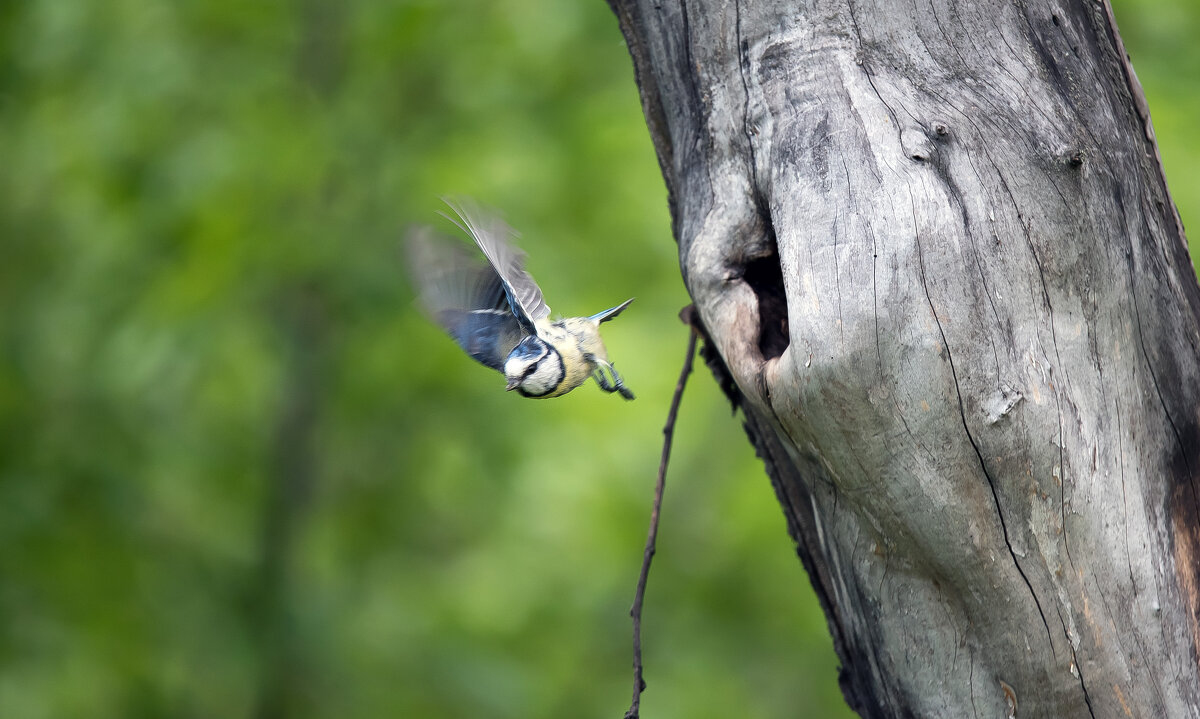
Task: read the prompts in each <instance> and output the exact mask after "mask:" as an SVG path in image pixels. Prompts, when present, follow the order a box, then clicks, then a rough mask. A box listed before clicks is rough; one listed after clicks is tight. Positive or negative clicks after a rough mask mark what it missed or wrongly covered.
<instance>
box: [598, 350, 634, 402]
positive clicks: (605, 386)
mask: <svg viewBox="0 0 1200 719" xmlns="http://www.w3.org/2000/svg"><path fill="white" fill-rule="evenodd" d="M593 361H594V362H595V363H596V371H595V372H594V373H593V374H592V376H593V377H595V378H596V384H598V385H600V389H602V390H604V391H605V392H619V393H620V394H621V396H622V397H624V398H625V399H633V398H634V397H633V392H630V391H629V388H628V387H626V386H625V381H624V380H623V379H621V375H620V374H618V373H617V368H616V367H613V366H612V365H611V364H609V363H608V362H605V361H604V360H602V359H600V358H598V357H597V358H594V359H593ZM606 368H607V369H608V371H609V372H611V373H612V381H611V383H610V382H609V380H608V378H606V377H605V376H604V369H606Z"/></svg>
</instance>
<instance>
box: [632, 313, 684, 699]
mask: <svg viewBox="0 0 1200 719" xmlns="http://www.w3.org/2000/svg"><path fill="white" fill-rule="evenodd" d="M693 311H694V310H693V309H692V307H691V306H690V305H689V306H688V307H685V308H684V309H683V311H682V312H680V313H679V318H680V319H682V320H683V321H684V322H685V323H687V325H688V327H689V330H688V346H687V358H686V359H684V361H683V370H682V371H681V372H680V373H679V382H678V383H677V384H676V385H675V396H674V397H673V398H672V399H671V410H670V412H668V413H667V424H666V426H665V427H663V449H662V459H661V460H660V461H659V463H658V481H657V482H655V484H654V505H653V507H652V508H651V510H650V532H649V535H648V536H647V537H646V549H645V551H644V552H643V553H642V571H641V573H640V574H639V575H638V581H637V590H636V591H635V592H634V595H633V607H631V608H630V610H629V616H631V617H633V701H632V702H631V703H630V705H629V711H627V712H625V719H638V710H639V708H640V707H641V703H642V691H643V690H644V689H645V688H646V682H645V680H644V679H642V601H643V600H644V599H645V597H646V579H647V578H648V577H649V576H650V560H651V559H653V558H654V543H655V540H656V539H657V538H658V513H659V510H660V509H662V499H663V487H664V486H665V484H666V480H667V460H669V459H670V458H671V440H672V439H673V438H674V436H675V418H676V416H677V415H678V414H679V402H680V400H682V399H683V388H684V387H686V386H687V379H688V375H690V374H691V373H692V358H694V357H695V356H696V337H697V334H698V333H697V332H696V328H695V327H694V326H693V324H692V312H693Z"/></svg>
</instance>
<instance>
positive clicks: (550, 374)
mask: <svg viewBox="0 0 1200 719" xmlns="http://www.w3.org/2000/svg"><path fill="white" fill-rule="evenodd" d="M554 360H555V357H554V356H553V355H550V356H548V357H543V358H542V359H541V361H540V362H538V364H537V367H536V368H535V369H534V370H533V373H532V374H530V375H529V376H528V377H526V378H525V381H524V382H522V383H521V386H522V387H524V388H525V391H526V392H528V393H529V394H546V393H547V392H549V391H550V390H552V389H554V388H555V387H556V386H558V383H559V382H560V381H561V380H562V374H563V373H562V369H561V367H560V365H559V363H558V362H555V361H554Z"/></svg>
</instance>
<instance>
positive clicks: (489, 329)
mask: <svg viewBox="0 0 1200 719" xmlns="http://www.w3.org/2000/svg"><path fill="white" fill-rule="evenodd" d="M408 260H409V271H410V274H411V275H412V278H413V282H414V283H415V284H416V285H417V287H418V288H419V290H420V294H421V304H422V305H424V307H425V310H426V311H427V312H428V313H429V315H430V317H432V318H433V320H434V321H435V322H437V323H438V324H439V325H441V326H442V328H444V329H445V330H446V332H447V333H449V335H450V336H451V337H453V338H454V341H455V342H457V343H458V344H459V346H461V347H462V348H463V349H464V350H465V351H466V352H467V354H469V355H471V356H472V357H474V358H475V359H476V360H477V361H479V362H480V363H481V364H483V365H485V366H487V367H491V368H492V369H494V370H500V371H501V372H503V371H504V360H505V359H506V358H507V357H508V354H509V353H510V352H512V350H513V348H514V347H516V346H517V343H518V342H520V341H521V340H522V339H523V338H524V337H525V336H526V335H527V334H530V333H527V332H525V331H524V330H523V329H522V326H521V323H520V322H519V321H518V320H517V317H516V316H515V315H514V314H513V313H512V310H511V309H509V304H510V300H509V296H508V293H507V292H506V291H505V287H504V284H503V281H502V280H501V278H500V275H498V274H497V273H496V272H495V270H493V269H492V267H491V265H489V264H488V263H487V262H484V261H483V259H482V258H481V257H479V256H478V255H475V254H474V253H468V252H467V250H466V248H465V247H464V246H463V245H462V243H461V242H458V241H456V240H454V239H452V238H449V237H442V236H439V235H437V233H435V232H434V231H433V230H432V229H430V228H428V227H417V228H414V229H413V230H411V231H410V232H409V235H408Z"/></svg>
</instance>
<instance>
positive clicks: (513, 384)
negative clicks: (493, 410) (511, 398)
mask: <svg viewBox="0 0 1200 719" xmlns="http://www.w3.org/2000/svg"><path fill="white" fill-rule="evenodd" d="M518 384H519V382H517V381H516V380H515V379H510V380H509V381H508V384H506V385H505V386H504V390H505V391H506V392H512V391H513V390H514V389H516V388H517V385H518Z"/></svg>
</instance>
